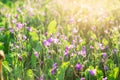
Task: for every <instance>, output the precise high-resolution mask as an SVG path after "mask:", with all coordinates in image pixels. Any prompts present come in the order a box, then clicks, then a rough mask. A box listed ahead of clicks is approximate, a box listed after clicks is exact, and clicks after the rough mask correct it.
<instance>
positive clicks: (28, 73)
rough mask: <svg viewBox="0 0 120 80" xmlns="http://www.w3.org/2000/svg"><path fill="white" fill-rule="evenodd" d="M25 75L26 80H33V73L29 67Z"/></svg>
mask: <svg viewBox="0 0 120 80" xmlns="http://www.w3.org/2000/svg"><path fill="white" fill-rule="evenodd" d="M26 75H27V77H26V80H34V74H33V71H32V70H31V69H29V70H27V73H26Z"/></svg>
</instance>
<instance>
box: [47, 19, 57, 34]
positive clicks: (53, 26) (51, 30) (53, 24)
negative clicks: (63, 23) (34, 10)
mask: <svg viewBox="0 0 120 80" xmlns="http://www.w3.org/2000/svg"><path fill="white" fill-rule="evenodd" d="M56 25H57V22H56V21H55V20H53V21H51V22H50V23H49V25H48V36H50V34H53V33H55V32H56V31H57V30H56Z"/></svg>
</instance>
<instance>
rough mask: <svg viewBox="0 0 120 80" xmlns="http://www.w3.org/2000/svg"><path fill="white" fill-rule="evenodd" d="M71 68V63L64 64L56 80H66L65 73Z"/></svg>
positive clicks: (59, 69)
mask: <svg viewBox="0 0 120 80" xmlns="http://www.w3.org/2000/svg"><path fill="white" fill-rule="evenodd" d="M68 66H69V62H63V63H62V65H61V66H60V67H59V68H58V71H57V76H56V80H64V77H65V71H66V69H67V68H68Z"/></svg>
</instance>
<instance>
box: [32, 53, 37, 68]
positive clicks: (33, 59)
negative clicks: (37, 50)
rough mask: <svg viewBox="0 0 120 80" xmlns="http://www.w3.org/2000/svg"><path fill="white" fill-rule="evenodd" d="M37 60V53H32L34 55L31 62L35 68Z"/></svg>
mask: <svg viewBox="0 0 120 80" xmlns="http://www.w3.org/2000/svg"><path fill="white" fill-rule="evenodd" d="M36 61H37V59H36V57H35V55H34V54H32V56H31V63H32V65H31V66H32V67H33V68H36Z"/></svg>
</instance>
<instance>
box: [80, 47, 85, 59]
mask: <svg viewBox="0 0 120 80" xmlns="http://www.w3.org/2000/svg"><path fill="white" fill-rule="evenodd" d="M80 54H81V55H82V56H83V57H85V56H86V48H85V47H82V50H81V52H80Z"/></svg>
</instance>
